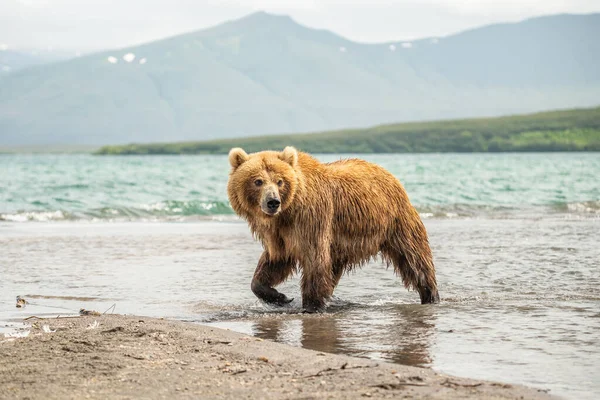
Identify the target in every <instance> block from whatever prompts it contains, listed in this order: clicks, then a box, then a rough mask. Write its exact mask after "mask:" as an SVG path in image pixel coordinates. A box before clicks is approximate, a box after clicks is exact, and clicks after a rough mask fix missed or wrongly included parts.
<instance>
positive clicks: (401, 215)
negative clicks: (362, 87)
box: [227, 147, 439, 312]
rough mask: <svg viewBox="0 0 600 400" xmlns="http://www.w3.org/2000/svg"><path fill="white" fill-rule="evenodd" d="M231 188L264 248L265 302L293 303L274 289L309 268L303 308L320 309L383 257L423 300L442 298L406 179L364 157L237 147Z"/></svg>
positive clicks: (259, 288) (260, 284)
mask: <svg viewBox="0 0 600 400" xmlns="http://www.w3.org/2000/svg"><path fill="white" fill-rule="evenodd" d="M229 162H230V164H231V167H232V170H231V173H230V175H229V182H228V185H227V192H228V195H229V201H230V203H231V206H232V207H233V209H234V210H235V212H236V213H237V214H238V215H239V216H240V217H242V218H244V219H245V220H246V221H248V224H249V225H250V229H251V230H252V233H253V234H254V236H255V237H257V238H258V239H259V240H260V241H261V242H262V245H263V248H264V252H263V254H262V256H261V257H260V260H259V261H258V267H257V268H256V272H255V273H254V277H253V279H252V284H251V288H252V291H253V292H254V294H255V295H256V296H257V297H258V298H260V299H261V300H263V301H265V302H267V303H271V304H277V305H283V304H286V303H289V302H290V301H291V299H288V298H287V297H286V296H285V295H284V294H283V293H279V292H278V291H277V290H275V289H274V288H273V287H274V286H276V285H278V284H280V283H282V282H283V281H285V280H286V279H287V278H288V277H289V276H290V275H291V274H293V273H294V272H297V271H298V270H300V271H301V274H302V277H301V289H302V307H303V309H304V311H305V312H319V311H322V310H323V309H324V307H325V303H326V301H327V300H328V299H329V298H330V297H331V295H332V294H333V290H334V288H335V287H336V285H337V284H338V282H339V280H340V278H341V276H342V274H343V273H344V272H345V271H350V270H352V269H354V268H356V267H358V266H362V265H364V264H365V263H367V262H368V261H369V260H371V259H373V258H375V257H377V255H378V254H380V255H381V256H382V258H383V260H384V261H386V263H387V264H388V265H389V264H392V265H393V266H394V270H395V272H396V273H397V274H398V275H400V276H401V277H402V281H403V282H404V286H405V287H406V288H414V289H416V290H417V291H418V292H419V295H420V297H421V303H422V304H426V303H437V302H438V301H439V295H438V290H437V282H436V277H435V268H434V265H433V259H432V255H431V250H430V248H429V241H428V239H427V232H426V230H425V226H424V225H423V222H422V221H421V218H420V217H419V214H418V213H417V211H416V210H415V208H414V207H413V206H412V205H411V203H410V201H409V199H408V196H407V194H406V192H405V190H404V188H403V187H402V185H401V184H400V182H399V181H398V180H397V179H396V178H395V177H394V176H393V175H392V174H391V173H389V172H388V171H386V170H385V169H383V168H382V167H380V166H378V165H375V164H372V163H368V162H366V161H363V160H359V159H348V160H340V161H336V162H332V163H326V164H324V163H321V162H319V161H318V160H316V159H315V158H313V157H311V156H310V155H309V154H306V153H302V152H298V151H297V150H296V149H295V148H293V147H286V148H285V149H284V150H283V151H282V152H276V151H262V152H259V153H253V154H246V152H245V151H244V150H242V149H240V148H234V149H231V151H230V152H229Z"/></svg>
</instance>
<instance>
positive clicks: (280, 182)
mask: <svg viewBox="0 0 600 400" xmlns="http://www.w3.org/2000/svg"><path fill="white" fill-rule="evenodd" d="M277 186H279V187H282V186H283V181H282V180H281V179H280V180H278V181H277Z"/></svg>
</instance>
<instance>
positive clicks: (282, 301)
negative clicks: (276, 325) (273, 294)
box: [273, 293, 294, 306]
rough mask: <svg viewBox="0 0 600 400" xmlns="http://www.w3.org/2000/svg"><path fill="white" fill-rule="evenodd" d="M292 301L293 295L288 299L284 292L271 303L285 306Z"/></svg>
mask: <svg viewBox="0 0 600 400" xmlns="http://www.w3.org/2000/svg"><path fill="white" fill-rule="evenodd" d="M292 301H294V298H293V297H292V298H291V299H290V298H288V297H287V296H286V295H285V294H283V293H281V296H280V298H278V299H277V301H275V303H273V304H275V305H278V306H285V305H286V304H290V303H291V302H292Z"/></svg>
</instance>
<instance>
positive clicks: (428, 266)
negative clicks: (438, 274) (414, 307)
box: [384, 250, 440, 304]
mask: <svg viewBox="0 0 600 400" xmlns="http://www.w3.org/2000/svg"><path fill="white" fill-rule="evenodd" d="M384 255H385V257H386V258H387V259H389V260H390V261H391V262H392V264H393V265H394V271H395V272H396V274H397V275H399V276H400V277H401V278H402V282H403V283H404V287H406V288H407V289H409V288H413V289H416V290H417V291H418V292H419V297H420V298H421V304H430V303H439V302H440V296H439V294H438V290H437V282H436V278H435V268H434V266H433V261H432V260H431V257H430V256H429V257H428V256H427V255H425V256H424V257H416V256H415V257H412V258H413V260H412V262H410V261H409V260H408V258H407V257H406V256H405V255H404V254H402V253H400V252H398V251H394V250H387V251H384Z"/></svg>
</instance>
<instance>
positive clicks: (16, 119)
mask: <svg viewBox="0 0 600 400" xmlns="http://www.w3.org/2000/svg"><path fill="white" fill-rule="evenodd" d="M597 37H600V14H589V15H554V16H546V17H539V18H532V19H529V20H526V21H522V22H517V23H508V24H495V25H488V26H484V27H480V28H477V29H472V30H469V31H466V32H462V33H458V34H454V35H450V36H446V37H441V38H435V39H432V38H428V39H422V40H414V41H411V42H404V41H395V42H388V43H378V44H365V43H356V42H353V41H350V40H347V39H345V38H343V37H340V36H338V35H336V34H334V33H332V32H329V31H325V30H317V29H311V28H308V27H305V26H302V25H300V24H298V23H296V22H295V21H294V20H292V19H291V18H289V17H285V16H277V15H272V14H267V13H262V12H260V13H255V14H252V15H249V16H247V17H245V18H241V19H239V20H236V21H231V22H227V23H224V24H221V25H218V26H215V27H213V28H210V29H204V30H200V31H196V32H191V33H188V34H185V35H179V36H176V37H172V38H168V39H164V40H159V41H155V42H151V43H147V44H143V45H139V46H131V47H128V48H123V49H115V50H110V51H105V52H101V53H96V54H90V55H85V56H83V57H80V58H76V59H72V60H69V61H64V62H59V63H52V64H46V65H42V66H35V67H29V68H25V69H21V70H18V71H15V72H11V73H9V74H6V75H3V76H0V146H17V145H36V144H37V145H45V144H90V145H104V144H124V143H132V142H138V143H149V142H167V141H192V140H194V141H199V140H213V139H221V138H224V137H248V136H257V135H265V134H277V133H280V132H288V133H299V132H314V131H329V130H333V129H343V128H346V127H360V126H372V125H375V124H385V123H395V122H402V121H410V120H420V121H427V120H432V119H456V118H465V117H481V116H498V115H509V114H518V113H527V112H534V111H537V110H551V109H570V108H582V107H594V106H596V105H598V104H600V68H598V65H600V40H597V39H595V38H597ZM343 134H344V135H345V134H346V133H343ZM381 139H384V138H383V137H382V138H381ZM380 145H381V146H385V147H386V148H387V147H393V148H399V147H401V145H400V144H393V143H392V144H373V146H380ZM423 146H429V145H428V144H427V143H424V144H423ZM421 148H422V146H421V147H419V149H421ZM366 150H368V149H365V151H366Z"/></svg>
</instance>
